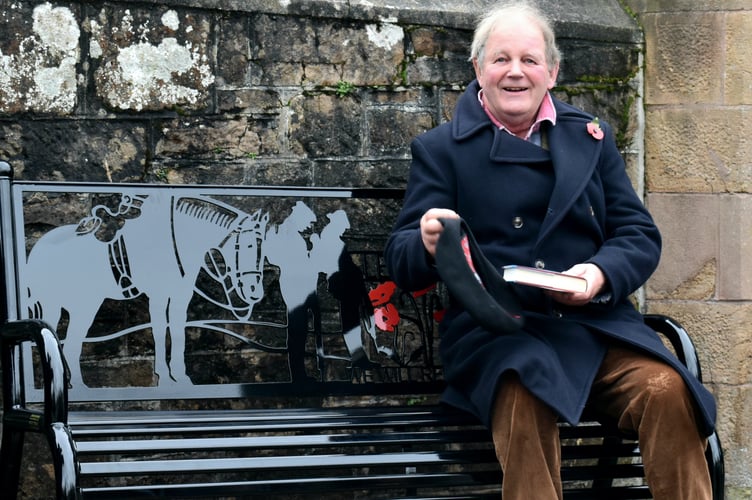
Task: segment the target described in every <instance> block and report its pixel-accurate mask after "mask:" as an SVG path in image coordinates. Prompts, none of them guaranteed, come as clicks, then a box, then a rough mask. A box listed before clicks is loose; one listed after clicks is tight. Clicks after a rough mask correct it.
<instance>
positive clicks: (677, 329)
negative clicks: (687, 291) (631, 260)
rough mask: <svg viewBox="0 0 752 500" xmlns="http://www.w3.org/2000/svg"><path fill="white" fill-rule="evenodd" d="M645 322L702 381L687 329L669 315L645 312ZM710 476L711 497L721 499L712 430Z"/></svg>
mask: <svg viewBox="0 0 752 500" xmlns="http://www.w3.org/2000/svg"><path fill="white" fill-rule="evenodd" d="M644 320H645V324H646V325H648V326H649V327H650V328H652V329H653V330H655V331H656V332H658V333H659V334H661V335H663V336H664V337H665V338H666V339H667V340H668V341H669V343H670V344H671V347H673V349H674V352H675V353H676V356H677V357H678V358H679V360H680V361H681V362H682V363H684V365H685V366H686V367H687V369H688V370H689V372H690V373H691V374H692V375H694V376H695V377H697V380H699V381H700V382H702V370H701V369H700V360H699V359H698V357H697V351H696V350H695V346H694V343H693V342H692V339H691V338H690V337H689V334H688V333H687V331H686V330H685V329H684V328H683V327H682V326H681V325H680V324H679V323H677V322H676V320H674V319H673V318H671V317H669V316H665V315H662V314H645V315H644ZM705 459H706V460H707V462H708V468H709V471H710V478H711V482H712V484H713V499H714V500H722V499H723V498H724V494H725V492H724V489H725V466H724V459H723V447H722V446H721V441H720V439H719V437H718V434H717V433H716V432H714V433H713V434H711V435H710V436H709V437H708V448H707V450H706V451H705Z"/></svg>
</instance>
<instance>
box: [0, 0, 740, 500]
mask: <svg viewBox="0 0 752 500" xmlns="http://www.w3.org/2000/svg"><path fill="white" fill-rule="evenodd" d="M744 2H745V0H736V3H738V4H739V5H737V6H736V7H735V8H736V9H739V10H738V11H736V12H729V13H727V14H726V13H719V12H704V11H700V12H696V13H692V15H691V16H687V15H686V14H687V13H686V12H681V11H680V10H681V9H680V8H679V7H677V8H676V9H674V8H673V7H666V8H663V7H661V9H656V8H655V7H654V5H656V2H641V1H639V0H631V1H629V2H627V3H628V4H629V5H630V7H631V8H632V9H633V10H634V11H635V12H636V13H637V14H638V19H639V20H640V21H641V22H642V23H643V24H644V26H645V33H646V36H647V42H648V43H647V53H646V54H645V58H646V63H647V69H646V74H647V84H648V87H647V89H646V91H645V97H646V104H647V108H646V109H647V116H644V115H643V102H642V98H643V95H642V93H641V86H642V76H643V75H642V73H641V65H642V62H643V61H642V57H643V48H644V46H643V38H642V32H641V30H640V29H639V27H638V25H637V23H636V22H635V21H634V20H633V19H632V18H631V17H630V16H629V15H628V14H627V13H625V11H624V9H623V8H622V7H621V6H620V5H619V2H618V1H617V0H549V1H546V2H544V3H545V4H546V5H548V8H549V9H550V11H551V12H552V14H553V16H554V17H555V19H556V28H557V32H558V36H559V41H560V45H561V48H562V50H563V53H564V64H563V67H562V71H561V73H560V79H559V82H558V83H559V85H558V87H557V89H556V93H557V95H558V96H559V97H562V98H563V99H565V100H567V101H570V102H572V103H574V104H576V105H578V106H581V107H583V108H585V109H587V110H588V111H590V112H593V113H595V114H597V115H599V116H600V117H601V118H602V119H605V120H608V121H609V122H611V123H612V125H614V127H615V128H616V130H617V132H618V138H619V144H620V147H621V148H622V150H623V152H624V155H625V158H626V159H627V165H628V168H629V171H630V174H631V177H632V179H633V182H634V184H635V187H636V188H637V190H638V192H640V193H641V194H642V193H643V191H644V189H645V179H647V187H648V189H649V191H650V193H649V194H648V200H647V201H648V202H649V204H650V207H651V209H653V210H655V211H656V212H657V218H658V220H659V223H661V226H662V229H663V230H664V233H666V235H667V240H669V241H668V244H667V253H666V257H665V258H664V262H663V263H662V265H661V269H660V270H659V273H658V274H657V275H656V278H655V280H653V281H651V284H650V286H649V287H648V288H647V290H648V299H649V300H648V302H647V307H648V308H649V309H650V310H654V311H666V312H670V313H672V314H675V315H676V316H677V317H678V318H679V319H680V320H681V321H682V322H683V323H686V324H687V326H688V328H689V329H690V331H691V332H692V334H693V336H694V337H696V338H698V340H699V347H700V351H701V356H702V362H703V364H704V366H705V367H706V373H705V378H706V380H707V381H708V382H709V385H710V386H711V387H712V388H713V389H714V390H715V392H716V394H718V395H719V398H720V400H721V401H720V402H721V437H722V439H723V440H724V444H725V445H726V449H727V454H728V456H729V459H728V460H727V467H728V468H729V470H730V475H729V482H730V491H733V492H734V493H735V494H736V495H737V497H736V498H742V496H741V495H743V491H744V490H743V488H744V487H750V486H752V480H750V479H749V476H747V475H745V472H744V471H748V470H749V469H751V468H752V466H751V465H750V463H751V460H750V456H749V438H747V437H746V434H745V430H746V431H749V430H750V415H749V411H748V410H747V409H746V408H748V407H749V402H750V401H749V399H750V391H749V387H750V365H751V363H750V361H749V352H750V351H749V341H748V340H747V341H746V342H747V344H746V347H747V349H746V351H745V350H744V347H745V344H744V341H745V339H744V335H745V332H744V330H743V328H742V326H743V319H744V318H746V317H748V316H749V314H746V313H745V312H744V311H745V310H746V309H744V308H745V307H746V306H745V304H744V302H741V303H740V302H739V301H742V300H744V298H745V293H746V298H747V300H748V298H749V297H748V296H749V292H750V286H749V283H746V282H745V283H746V285H745V283H742V281H743V280H744V279H745V278H744V277H743V276H741V274H742V273H739V272H737V271H738V269H739V266H741V265H743V264H744V263H745V259H746V258H747V257H746V256H745V255H744V253H743V243H744V239H743V238H744V236H745V234H746V235H747V237H748V235H749V227H748V225H747V227H745V226H744V221H743V220H742V219H741V214H742V213H743V212H742V209H743V208H744V204H745V203H746V202H745V198H744V197H743V195H740V193H744V191H745V189H744V182H743V181H744V180H743V172H744V169H743V168H742V167H743V165H744V164H743V160H744V156H745V155H743V154H742V152H749V148H747V149H746V150H744V149H743V148H742V147H741V146H742V144H743V142H741V139H739V138H737V137H734V136H733V134H730V135H724V134H721V133H719V132H717V130H719V129H720V130H728V129H732V130H733V129H734V128H736V127H734V125H735V124H736V123H738V122H739V121H744V120H745V114H744V111H743V106H742V104H744V102H746V103H747V104H749V100H750V97H749V88H748V85H747V87H746V88H745V87H744V85H743V84H741V83H740V82H742V81H744V78H745V77H746V78H747V81H748V80H749V74H747V75H743V74H740V73H737V74H739V77H738V78H733V76H734V71H736V72H741V71H743V69H744V68H745V67H747V66H749V64H746V65H743V64H738V63H741V62H744V61H743V57H744V54H743V52H741V49H739V48H737V49H736V50H733V49H732V47H733V46H735V44H737V42H738V41H739V39H741V38H742V37H743V36H745V35H744V31H743V30H742V29H741V28H742V26H743V25H744V22H745V20H746V23H747V26H748V25H749V23H750V21H749V12H746V14H747V17H746V18H745V17H744V16H745V13H744V12H743V11H741V9H742V7H743V6H742V5H741V4H742V3H744ZM393 3H398V4H399V6H393V5H391V4H393ZM492 3H493V2H492V0H466V1H463V2H457V1H454V0H404V1H401V2H383V1H375V0H374V1H366V0H292V1H284V2H283V1H280V2H270V1H268V0H157V1H153V2H140V1H97V2H84V1H70V0H69V1H58V2H54V3H47V2H38V1H19V0H16V1H9V0H0V9H1V10H0V159H2V160H5V161H8V162H10V163H11V164H12V165H13V166H14V168H15V170H16V176H17V177H18V178H22V179H60V180H62V179H68V180H96V181H134V182H159V183H184V182H191V183H192V182H197V183H220V184H236V183H242V184H288V185H337V186H402V185H404V182H405V179H406V173H407V169H408V167H409V147H408V146H409V140H410V138H412V137H414V136H415V135H417V134H418V133H420V132H422V131H424V130H427V129H429V128H431V127H433V126H435V125H437V124H438V123H441V122H443V121H446V120H447V119H449V118H450V116H451V112H452V108H453V105H454V102H455V100H456V98H457V96H458V95H459V94H460V92H461V91H462V89H463V88H464V86H465V85H466V84H467V83H468V82H469V81H470V79H471V78H472V72H471V66H470V64H469V63H468V62H467V55H468V48H469V43H470V39H471V36H472V33H471V29H472V25H473V22H474V19H475V17H476V15H477V14H478V13H480V12H482V11H483V10H484V9H485V8H486V7H487V6H488V5H490V4H492ZM661 3H662V4H667V5H668V4H673V3H676V4H680V3H681V2H658V4H661ZM685 3H686V4H687V5H690V6H691V5H693V4H695V3H698V2H690V1H687V2H685ZM648 4H649V5H650V6H651V7H650V8H648ZM724 5H725V4H724ZM684 10H692V9H689V8H686V7H685V9H684ZM664 11H665V12H664ZM664 16H665V17H664ZM670 16H673V17H670ZM665 19H672V22H671V23H670V26H673V27H675V33H674V34H671V33H668V34H667V33H665V23H663V21H664V20H665ZM693 20H701V21H703V23H701V24H700V26H701V27H702V28H704V29H703V30H698V29H697V28H696V25H695V24H693V22H694V21H693ZM734 20H735V21H734ZM732 21H734V22H732ZM682 26H684V30H683V31H682V29H680V28H681V27H682ZM659 28H660V29H659ZM721 28H723V29H721ZM734 30H737V31H736V32H738V36H737V37H733V38H732V34H733V33H735V31H734ZM748 31H749V30H748ZM682 33H686V35H682ZM703 33H706V34H707V35H708V36H705V35H702V34H703ZM723 36H725V37H727V38H728V41H726V39H725V38H723ZM746 36H747V37H749V35H746ZM685 38H686V40H696V41H697V42H696V44H695V45H692V46H691V47H692V48H690V46H689V45H688V44H687V43H686V40H685ZM709 40H711V41H709ZM712 41H715V42H717V45H713V44H712V43H713V42H712ZM732 42H733V43H732ZM747 45H748V44H746V43H745V42H743V41H742V42H741V43H740V44H738V45H736V46H737V47H741V48H744V47H746V46H747ZM721 47H723V48H724V50H723V51H720V52H719V50H720V48H721ZM670 50H675V51H682V50H684V51H685V52H680V53H678V54H676V55H675V56H673V55H672V54H671V53H670ZM719 53H723V54H724V57H722V58H718V57H714V56H717V55H718V54H719ZM705 54H707V55H705ZM746 62H747V63H748V62H749V56H747V60H746ZM713 65H715V66H713ZM719 65H724V67H723V68H721V67H718V66H719ZM667 68H668V69H669V71H667ZM689 68H691V70H690V69H689ZM721 70H724V71H725V73H718V72H719V71H721ZM718 74H725V75H726V79H725V80H724V81H725V82H727V83H726V85H725V86H724V84H723V83H718V82H715V81H712V79H713V77H714V76H717V75H718ZM698 75H701V76H703V77H704V79H705V80H704V81H707V85H705V84H703V83H701V82H698V81H697V76H698ZM720 81H721V80H720V79H719V82H720ZM677 84H678V85H679V86H678V87H677V86H676V85H677ZM676 89H681V92H677V90H676ZM734 92H735V94H734V95H735V96H737V97H738V98H739V99H741V101H738V102H737V101H735V102H734V103H733V104H731V103H730V101H729V100H728V99H729V97H728V95H730V94H731V93H734ZM744 92H746V101H744V98H745V94H744ZM705 100H707V102H705ZM698 102H701V103H703V104H702V105H697V104H696V103H698ZM688 103H691V104H692V105H691V106H687V104H688ZM707 111H710V113H707ZM700 113H703V114H702V115H701V114H700ZM700 116H702V117H703V118H705V119H704V120H699V118H700ZM677 117H681V119H678V118H677ZM686 120H689V121H686ZM726 123H728V124H730V125H725V124H726ZM654 124H655V125H654ZM688 124H697V125H698V127H697V129H696V130H695V129H694V128H693V127H689V126H688ZM723 125H725V126H723ZM682 127H683V128H682ZM703 128H704V130H703ZM703 131H704V133H701V132H703ZM690 132H691V133H692V134H696V135H690ZM643 134H646V136H645V139H646V141H645V142H646V144H647V145H648V151H647V154H645V152H644V151H643ZM737 139H739V140H738V141H736V140H737ZM735 141H736V142H735ZM723 144H726V146H727V149H725V150H720V149H719V148H720V147H721V145H723ZM711 146H712V147H711ZM733 146H735V147H736V148H737V149H733ZM684 148H689V150H691V151H692V153H693V154H696V157H693V158H690V157H689V156H688V155H687V154H686V153H685V152H684ZM717 148H718V149H717ZM746 156H747V157H749V155H746ZM677 165H681V167H682V169H681V170H677V169H676V168H675V167H676V166H677ZM693 165H694V166H693ZM645 168H647V174H648V175H647V177H646V176H645V175H644V172H643V170H644V169H645ZM747 170H749V169H748V168H747ZM679 172H681V176H678V173H679ZM747 191H748V189H747ZM719 193H724V194H719ZM687 213H689V214H692V217H686V215H685V214H687ZM677 214H679V215H685V219H684V220H687V222H688V223H689V221H690V220H691V221H692V226H689V225H687V227H680V225H677V224H679V223H680V221H681V220H682V218H681V217H679V216H678V215H677ZM721 215H726V217H725V218H724V217H721ZM698 222H699V223H700V224H697V223H698ZM740 223H741V224H740ZM719 225H721V228H722V229H713V228H717V227H718V226H719ZM698 226H700V228H699V229H700V230H701V232H698ZM711 231H716V232H715V233H713V237H710V238H709V241H710V242H711V243H701V241H706V240H707V238H706V239H705V240H703V239H702V236H703V235H707V234H710V232H711ZM734 231H736V232H735V233H734ZM721 236H722V237H723V238H731V239H732V240H730V241H731V243H728V244H725V243H724V242H725V241H726V240H725V239H722V238H721ZM687 240H689V243H688V244H682V242H687ZM719 242H720V245H719ZM721 245H722V247H723V249H724V250H723V251H721ZM689 248H691V249H692V251H687V252H685V250H686V249H689ZM712 251H714V252H715V254H713V256H714V258H708V256H709V255H710V254H711V253H712ZM721 254H722V255H723V259H724V261H725V264H724V266H725V267H724V268H723V269H725V271H724V272H723V273H722V272H721V271H720V269H721V267H720V263H721V261H720V259H719V256H720V255H721ZM729 259H735V260H729ZM673 262H676V263H683V264H685V265H684V266H678V265H672V263H673ZM721 278H723V279H721ZM710 290H712V292H711V291H710ZM718 294H721V295H718ZM734 301H735V302H734ZM729 345H734V346H735V348H734V350H733V351H732V352H731V355H730V356H729V352H728V350H727V351H726V352H724V349H725V348H726V347H727V346H729ZM736 346H738V347H736ZM743 352H746V357H744V356H745V355H744V354H743ZM745 398H746V399H745ZM745 401H746V402H747V404H746V405H745V404H744V402H745ZM747 434H749V432H747ZM43 446H44V445H43V443H41V444H40V446H38V447H37V448H39V449H41V450H43ZM41 456H42V457H45V456H46V455H45V454H44V453H41ZM24 467H25V468H27V470H29V474H27V477H34V476H40V475H41V477H44V476H45V475H48V474H49V469H50V467H49V465H48V464H46V463H45V462H44V461H43V460H42V459H40V458H39V456H34V457H32V458H30V459H29V460H28V461H27V462H26V463H25V464H24ZM43 492H45V486H44V485H43V486H39V485H38V484H37V483H34V482H32V483H29V484H26V485H25V493H26V494H27V495H28V497H30V498H39V497H40V496H43V495H42V493H43Z"/></svg>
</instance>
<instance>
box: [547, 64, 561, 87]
mask: <svg viewBox="0 0 752 500" xmlns="http://www.w3.org/2000/svg"><path fill="white" fill-rule="evenodd" d="M548 76H549V77H550V78H551V81H550V82H549V83H548V90H551V89H552V88H554V86H555V85H556V78H557V77H558V76H559V63H556V66H554V67H553V68H551V70H550V71H549V72H548Z"/></svg>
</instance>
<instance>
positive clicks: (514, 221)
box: [512, 217, 525, 229]
mask: <svg viewBox="0 0 752 500" xmlns="http://www.w3.org/2000/svg"><path fill="white" fill-rule="evenodd" d="M512 225H513V226H514V228H515V229H520V228H521V227H522V226H523V225H525V222H524V221H523V220H522V217H515V218H514V219H512Z"/></svg>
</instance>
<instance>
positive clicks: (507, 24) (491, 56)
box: [473, 16, 559, 133]
mask: <svg viewBox="0 0 752 500" xmlns="http://www.w3.org/2000/svg"><path fill="white" fill-rule="evenodd" d="M482 57H483V60H482V61H481V60H478V59H476V60H474V61H473V67H474V68H475V75H476V77H477V78H478V82H479V83H480V86H481V88H482V89H483V94H484V96H485V101H486V105H487V106H488V108H489V110H490V111H491V113H492V114H493V115H494V116H495V117H496V118H497V119H498V120H499V121H500V122H501V123H502V124H504V125H505V126H506V127H508V128H509V129H510V131H512V132H515V133H518V132H521V131H523V130H525V131H526V130H527V129H528V128H529V127H530V126H531V125H532V124H533V122H534V121H535V118H536V116H537V113H538V108H539V107H540V104H541V102H542V101H543V97H544V96H545V95H546V92H547V91H548V90H550V89H551V88H553V86H554V84H555V82H556V76H557V74H558V72H559V66H558V64H557V65H556V66H555V67H553V68H549V67H548V64H547V62H546V45H545V41H544V40H543V33H542V32H541V30H540V28H539V27H538V25H537V24H535V23H534V22H532V21H530V20H529V19H527V18H526V17H519V16H516V17H512V18H508V19H505V20H504V21H502V22H501V23H499V24H497V25H496V27H495V28H494V30H493V31H492V32H491V34H490V35H489V37H488V40H487V41H486V46H485V50H484V51H483V53H482Z"/></svg>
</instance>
